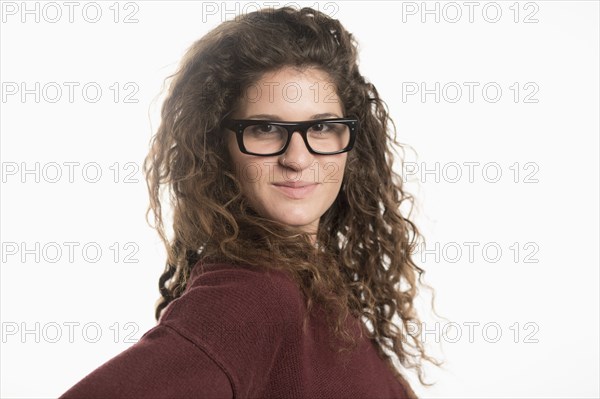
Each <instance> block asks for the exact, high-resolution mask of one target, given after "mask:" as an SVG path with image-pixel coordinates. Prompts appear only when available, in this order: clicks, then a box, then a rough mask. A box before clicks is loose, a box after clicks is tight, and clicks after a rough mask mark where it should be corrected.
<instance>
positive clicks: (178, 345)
mask: <svg viewBox="0 0 600 399" xmlns="http://www.w3.org/2000/svg"><path fill="white" fill-rule="evenodd" d="M199 397H202V398H232V397H233V392H232V388H231V384H230V382H229V378H228V376H227V374H225V372H224V371H223V370H222V369H221V368H220V367H219V365H217V364H216V363H215V362H214V361H213V359H212V358H211V357H210V356H209V355H207V354H206V353H205V352H204V351H203V350H202V349H201V348H199V347H198V346H196V345H195V344H194V343H193V342H191V341H190V340H188V339H187V338H186V337H184V336H183V335H181V334H180V333H178V332H177V331H176V330H175V329H173V328H172V327H169V326H167V325H163V324H159V325H157V326H155V327H154V328H152V329H150V330H148V331H147V332H146V333H145V334H144V335H143V336H142V337H141V338H140V340H139V341H138V342H136V343H135V344H134V345H133V346H131V347H129V348H128V349H126V350H125V351H124V352H121V353H120V354H119V355H117V356H116V357H114V358H112V359H110V360H108V361H107V362H106V363H104V364H102V365H101V366H100V367H98V368H97V369H95V370H94V371H92V372H91V373H90V374H88V375H87V376H86V377H85V378H83V379H82V380H81V381H79V382H78V383H77V384H75V385H74V386H73V387H71V388H70V389H69V390H68V391H67V392H65V393H64V394H62V395H61V396H60V397H59V399H76V398H86V399H93V398H199Z"/></svg>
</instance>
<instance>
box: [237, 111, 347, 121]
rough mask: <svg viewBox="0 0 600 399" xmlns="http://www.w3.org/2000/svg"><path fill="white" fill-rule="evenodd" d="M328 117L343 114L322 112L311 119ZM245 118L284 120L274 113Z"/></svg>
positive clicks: (337, 116) (336, 116)
mask: <svg viewBox="0 0 600 399" xmlns="http://www.w3.org/2000/svg"><path fill="white" fill-rule="evenodd" d="M326 118H341V116H339V115H337V114H334V113H331V112H325V113H322V114H314V115H313V116H311V117H310V118H309V119H326ZM244 119H268V120H272V121H281V120H283V119H282V118H280V117H279V116H277V115H273V114H257V115H250V116H247V117H246V118H244Z"/></svg>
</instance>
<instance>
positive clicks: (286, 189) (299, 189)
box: [273, 182, 318, 199]
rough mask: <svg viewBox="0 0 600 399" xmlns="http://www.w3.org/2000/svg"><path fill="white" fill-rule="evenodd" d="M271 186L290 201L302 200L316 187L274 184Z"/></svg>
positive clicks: (297, 184)
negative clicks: (290, 199)
mask: <svg viewBox="0 0 600 399" xmlns="http://www.w3.org/2000/svg"><path fill="white" fill-rule="evenodd" d="M273 186H274V187H276V188H277V189H278V190H279V191H281V192H282V193H283V194H285V195H286V196H288V197H290V198H292V199H302V198H305V197H307V196H308V195H310V194H311V193H312V192H313V191H314V190H315V188H316V187H317V186H318V183H302V182H294V183H285V184H277V183H274V184H273Z"/></svg>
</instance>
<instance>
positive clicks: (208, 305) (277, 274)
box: [160, 262, 303, 337]
mask: <svg viewBox="0 0 600 399" xmlns="http://www.w3.org/2000/svg"><path fill="white" fill-rule="evenodd" d="M302 309H303V306H302V293H301V291H300V289H299V287H298V286H297V285H296V283H295V282H294V281H293V280H292V278H291V277H290V276H289V275H288V274H287V273H286V272H284V271H280V270H273V269H268V268H263V267H257V266H251V265H248V264H241V265H240V264H233V263H221V262H219V263H216V262H211V263H203V262H199V263H198V264H196V265H195V267H194V268H193V269H192V272H191V274H190V277H189V279H188V283H187V286H186V289H185V291H184V292H183V294H182V295H181V296H180V297H179V298H177V299H175V300H174V301H172V302H171V303H170V304H169V306H167V308H166V309H165V311H164V314H163V316H162V317H161V319H160V322H161V323H166V324H169V325H170V326H172V327H175V328H177V329H178V330H180V331H181V332H182V333H192V334H194V335H200V336H206V335H210V336H213V335H215V334H222V335H223V336H231V335H233V336H235V337H239V336H240V334H246V335H247V334H250V335H251V334H253V333H257V332H258V331H260V332H261V334H264V333H265V332H266V331H265V330H266V329H271V330H272V331H271V332H272V333H281V332H282V328H289V327H290V326H292V325H294V324H296V323H299V322H300V320H301V314H300V312H301V311H302ZM215 330H217V331H215Z"/></svg>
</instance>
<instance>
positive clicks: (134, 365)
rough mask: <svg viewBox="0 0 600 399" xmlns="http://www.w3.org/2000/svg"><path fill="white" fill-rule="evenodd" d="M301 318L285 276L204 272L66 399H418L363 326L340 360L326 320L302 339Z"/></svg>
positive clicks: (296, 294) (295, 292) (300, 304)
mask: <svg viewBox="0 0 600 399" xmlns="http://www.w3.org/2000/svg"><path fill="white" fill-rule="evenodd" d="M201 266H203V268H204V272H201V270H200V267H201ZM317 309H318V308H317ZM303 312H306V307H305V303H304V300H303V296H302V292H301V291H300V289H299V288H298V287H297V286H296V284H295V283H294V281H293V280H292V279H291V278H290V277H288V276H287V275H286V274H285V273H284V272H277V271H266V270H263V269H258V268H253V267H250V266H243V267H241V266H234V265H229V264H211V265H207V264H204V265H202V264H198V265H196V267H195V268H194V269H193V271H192V275H191V276H190V279H189V281H188V285H187V288H186V290H185V292H184V293H183V295H181V296H180V297H179V298H177V299H176V300H174V301H173V302H171V303H170V304H169V306H167V308H166V309H165V310H164V312H163V315H162V316H161V318H160V321H159V323H158V324H157V325H156V326H155V327H153V328H152V329H150V330H149V331H147V332H146V333H145V334H144V335H143V336H142V337H141V338H140V340H139V341H138V342H137V343H135V344H134V345H133V346H131V347H129V348H128V349H127V350H125V351H124V352H122V353H120V354H119V355H117V356H115V357H114V358H112V359H110V360H108V361H107V362H106V363H104V364H102V365H101V366H100V367H98V368H97V369H96V370H94V371H92V372H91V373H90V374H88V375H87V376H86V377H85V378H83V379H82V380H81V381H79V382H78V383H77V384H75V385H74V386H73V387H71V389H69V390H68V391H67V392H65V393H64V394H63V395H62V396H60V399H74V398H408V397H414V392H413V391H412V390H411V388H410V386H409V385H408V383H406V381H404V382H403V383H400V382H399V381H398V380H396V379H395V377H394V376H393V374H392V371H391V370H390V369H389V368H388V366H387V365H386V364H385V362H384V361H383V360H382V359H381V358H380V357H379V356H378V354H377V351H376V348H375V346H374V343H372V342H371V341H369V340H368V339H367V338H366V336H364V334H363V338H362V339H361V338H360V337H358V335H357V334H358V333H359V328H361V326H362V327H364V326H363V325H362V323H360V322H359V321H358V319H356V318H354V317H349V319H351V320H350V322H349V325H350V326H351V327H352V331H353V333H354V334H356V335H355V336H356V337H357V338H359V342H360V344H359V346H358V348H357V349H356V350H355V351H353V352H350V353H348V352H341V354H337V353H336V352H334V351H332V350H331V349H330V347H329V345H328V344H327V340H328V338H327V337H330V336H329V335H328V327H327V325H326V324H325V323H324V321H323V319H324V318H323V317H321V316H322V313H320V312H321V311H320V310H318V312H319V313H318V314H317V316H314V315H313V316H311V317H310V319H309V320H310V322H309V324H308V330H307V332H306V333H305V334H303V333H302V317H303V315H304V313H303ZM319 315H321V316H319ZM363 331H365V330H364V329H363Z"/></svg>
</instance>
